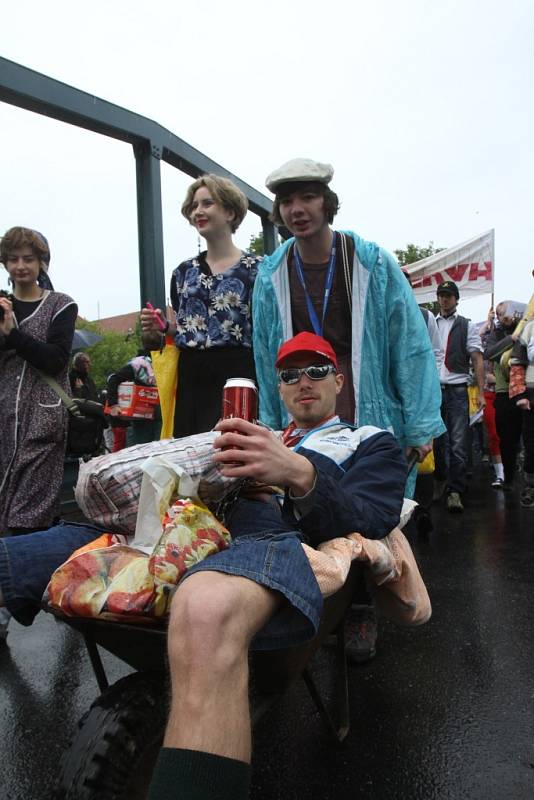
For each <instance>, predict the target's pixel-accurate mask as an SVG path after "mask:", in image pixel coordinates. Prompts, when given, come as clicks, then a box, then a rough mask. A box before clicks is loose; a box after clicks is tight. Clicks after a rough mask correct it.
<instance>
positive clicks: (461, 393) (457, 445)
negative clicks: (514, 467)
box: [434, 384, 469, 494]
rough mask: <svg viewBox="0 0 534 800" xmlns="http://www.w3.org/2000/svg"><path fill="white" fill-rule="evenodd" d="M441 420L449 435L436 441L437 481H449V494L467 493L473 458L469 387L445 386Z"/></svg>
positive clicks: (442, 388) (445, 434)
mask: <svg viewBox="0 0 534 800" xmlns="http://www.w3.org/2000/svg"><path fill="white" fill-rule="evenodd" d="M441 417H442V419H443V422H444V423H445V427H446V428H447V430H446V432H445V433H443V434H442V435H441V436H439V437H438V438H437V439H435V441H434V458H435V461H436V472H435V478H436V480H439V481H444V480H446V481H447V491H448V492H459V493H460V494H461V493H462V492H464V491H465V489H466V486H467V463H468V458H469V402H468V397H467V386H466V385H465V384H463V385H460V386H455V385H453V384H443V385H442V387H441Z"/></svg>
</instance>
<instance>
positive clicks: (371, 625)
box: [345, 605, 378, 664]
mask: <svg viewBox="0 0 534 800" xmlns="http://www.w3.org/2000/svg"><path fill="white" fill-rule="evenodd" d="M377 633H378V621H377V618H376V611H375V609H374V606H357V605H353V606H351V607H350V608H349V610H348V611H347V616H346V619H345V653H346V654H347V661H348V662H349V664H363V663H365V662H366V661H370V659H371V658H374V657H375V655H376V637H377Z"/></svg>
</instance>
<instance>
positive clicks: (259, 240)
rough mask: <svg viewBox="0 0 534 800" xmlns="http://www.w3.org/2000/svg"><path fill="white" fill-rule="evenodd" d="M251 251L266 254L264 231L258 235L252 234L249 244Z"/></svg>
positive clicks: (257, 254)
mask: <svg viewBox="0 0 534 800" xmlns="http://www.w3.org/2000/svg"><path fill="white" fill-rule="evenodd" d="M248 249H249V252H251V253H254V255H256V256H263V255H265V247H264V245H263V232H260V233H258V235H257V236H251V237H250V242H249V246H248Z"/></svg>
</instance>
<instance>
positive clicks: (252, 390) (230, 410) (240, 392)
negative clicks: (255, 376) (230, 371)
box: [221, 378, 258, 422]
mask: <svg viewBox="0 0 534 800" xmlns="http://www.w3.org/2000/svg"><path fill="white" fill-rule="evenodd" d="M235 417H238V418H239V419H246V420H247V421H248V422H256V420H257V419H258V390H257V388H256V384H255V383H254V381H251V380H250V379H249V378H229V379H228V380H227V381H226V383H225V384H224V388H223V396H222V407H221V419H235Z"/></svg>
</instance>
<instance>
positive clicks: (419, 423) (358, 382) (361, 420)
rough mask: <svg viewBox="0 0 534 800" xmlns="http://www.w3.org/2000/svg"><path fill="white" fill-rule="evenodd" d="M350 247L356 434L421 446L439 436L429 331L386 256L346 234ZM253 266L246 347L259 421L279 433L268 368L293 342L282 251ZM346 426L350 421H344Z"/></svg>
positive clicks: (282, 420)
mask: <svg viewBox="0 0 534 800" xmlns="http://www.w3.org/2000/svg"><path fill="white" fill-rule="evenodd" d="M347 235H349V236H352V238H353V239H354V242H355V245H356V246H355V254H354V263H353V273H352V342H353V345H352V374H353V383H354V397H355V399H356V418H355V419H354V420H353V422H354V424H355V425H356V426H358V427H361V426H363V425H375V426H376V427H377V428H382V429H385V430H389V431H391V432H393V433H394V434H395V435H396V437H397V439H398V441H399V444H400V445H401V446H402V447H406V446H407V445H413V446H418V445H423V444H426V442H428V441H429V440H430V439H432V438H433V437H436V436H439V435H440V434H441V433H443V432H444V431H445V427H444V425H443V422H442V419H441V414H440V406H441V389H440V385H439V378H438V372H437V368H436V362H435V359H434V354H433V352H432V346H431V343H430V338H429V335H428V331H427V328H426V325H425V321H424V319H423V315H422V314H421V312H420V310H419V308H418V306H417V303H416V302H415V298H414V296H413V293H412V290H411V289H410V286H409V284H408V281H407V280H406V278H405V277H404V275H403V274H402V272H401V270H400V269H399V265H398V264H397V262H396V261H395V259H394V258H393V256H391V255H390V254H389V253H388V252H386V251H385V250H383V249H382V248H380V247H378V245H376V244H374V242H366V241H365V240H364V239H361V238H360V237H359V236H357V235H356V234H355V233H352V232H350V231H347ZM293 241H294V240H293V239H290V240H288V241H287V242H285V243H284V244H283V245H282V246H281V247H279V248H278V249H277V250H276V251H275V252H274V253H273V254H272V255H270V256H265V258H264V259H263V261H262V263H261V264H260V267H259V272H258V276H257V278H256V282H255V285H254V295H253V302H252V308H253V342H254V358H255V361H256V373H257V378H258V383H259V390H260V419H261V420H262V422H265V423H266V424H267V425H270V426H271V427H272V428H275V429H277V430H280V429H281V428H284V427H285V426H286V425H287V423H288V414H287V411H286V409H285V407H284V405H283V404H282V401H281V399H280V395H279V392H278V377H277V374H276V369H275V366H274V363H275V360H276V354H277V352H278V349H279V347H280V345H281V344H282V343H283V342H285V341H286V340H287V339H290V338H291V337H292V336H293V328H292V322H291V303H290V293H289V278H288V269H287V251H288V248H289V246H290V244H291V243H292V242H293ZM347 421H349V422H350V421H351V420H347Z"/></svg>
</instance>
